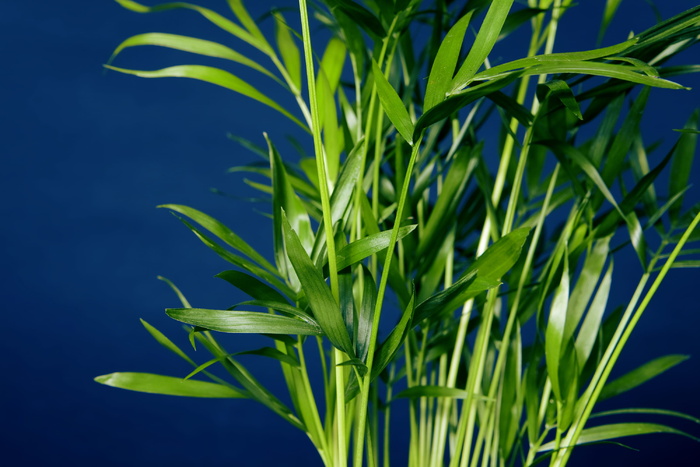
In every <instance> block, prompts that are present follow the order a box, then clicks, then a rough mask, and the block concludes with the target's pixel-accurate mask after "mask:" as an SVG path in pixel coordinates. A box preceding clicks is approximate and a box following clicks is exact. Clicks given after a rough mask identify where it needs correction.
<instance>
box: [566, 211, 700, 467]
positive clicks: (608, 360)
mask: <svg viewBox="0 0 700 467" xmlns="http://www.w3.org/2000/svg"><path fill="white" fill-rule="evenodd" d="M699 223H700V213H698V214H697V215H696V216H695V217H694V218H693V221H692V222H691V223H690V225H689V226H688V228H687V229H686V230H685V232H684V233H683V236H682V237H681V239H680V240H679V241H678V243H677V244H676V246H675V247H674V249H673V251H672V252H671V255H670V256H669V257H668V259H667V260H666V262H665V263H664V265H663V267H662V268H661V271H659V274H658V275H657V276H656V279H654V282H653V283H652V285H651V287H650V288H649V290H648V291H647V293H646V294H645V295H644V298H643V299H642V302H641V303H640V304H639V307H638V308H637V310H636V311H635V312H634V315H633V316H632V319H631V320H630V321H629V324H628V325H626V326H625V322H624V321H625V319H624V316H623V318H622V320H621V321H622V322H621V323H620V326H618V329H617V330H616V332H615V335H614V336H613V339H612V340H611V343H610V345H609V346H608V349H607V350H606V352H605V355H604V357H603V359H602V361H601V363H602V365H599V366H598V369H597V370H596V373H595V375H594V376H593V379H592V381H591V384H590V385H589V388H588V389H587V390H586V393H584V395H583V397H582V398H581V401H582V403H581V404H580V407H581V410H580V411H578V412H579V413H577V416H576V418H575V421H574V424H573V426H572V427H571V428H570V429H569V431H568V432H567V434H566V437H565V438H564V440H563V449H561V450H560V451H558V452H557V454H556V458H555V462H553V464H552V465H553V466H554V467H562V466H564V465H566V463H567V461H568V460H569V457H570V456H571V452H572V450H573V448H574V446H575V445H576V442H577V440H578V438H579V436H580V435H581V431H583V428H584V426H585V424H586V422H587V421H588V418H589V417H590V415H591V412H592V411H593V407H594V406H595V403H596V402H597V400H598V397H599V396H600V393H601V391H602V390H603V386H604V385H605V382H606V381H607V380H608V377H609V376H610V373H611V372H612V369H613V367H614V366H615V363H616V362H617V359H618V358H619V357H620V354H621V353H622V349H623V348H624V347H625V344H626V343H627V340H628V339H629V337H630V335H631V334H632V331H633V330H634V328H635V326H636V325H637V322H638V321H639V319H640V318H641V317H642V314H643V313H644V311H645V310H646V308H647V306H648V305H649V302H651V299H652V298H653V297H654V295H655V294H656V291H657V290H658V288H659V286H660V285H661V283H662V282H663V280H664V278H665V277H666V274H668V271H670V270H671V266H673V262H674V261H675V260H676V258H677V257H678V255H680V253H681V251H682V250H683V247H684V246H685V244H686V243H687V242H688V239H689V238H690V235H691V234H692V233H693V231H694V230H695V228H696V227H697V226H698V224H699ZM657 258H658V257H655V258H654V259H657ZM653 266H654V264H653V261H652V262H650V264H649V269H648V270H649V271H651V270H653ZM650 274H651V273H650V272H647V273H645V274H644V276H642V279H641V280H640V286H641V288H640V287H638V291H639V294H641V291H642V289H643V288H644V284H646V281H647V280H648V279H649V276H650ZM635 295H637V294H636V293H635ZM637 296H638V295H637ZM635 303H636V300H635V299H633V301H632V303H631V304H630V306H631V307H632V308H633V307H634V304H635ZM629 311H630V312H631V310H629ZM625 315H627V312H625ZM618 336H619V338H618Z"/></svg>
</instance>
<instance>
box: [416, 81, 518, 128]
mask: <svg viewBox="0 0 700 467" xmlns="http://www.w3.org/2000/svg"><path fill="white" fill-rule="evenodd" d="M521 75H522V72H513V73H510V74H506V75H505V76H502V77H499V78H498V79H494V80H493V81H488V82H486V83H481V84H478V85H476V86H472V87H469V88H467V89H466V90H464V91H462V92H459V93H456V94H452V95H451V96H449V97H448V98H447V99H445V100H444V101H442V102H441V103H439V104H436V105H435V106H434V107H432V108H431V109H430V110H428V111H427V112H425V113H424V114H423V115H421V117H420V118H419V119H418V121H417V122H416V126H415V129H414V130H413V138H414V139H415V140H417V139H418V138H419V137H420V134H421V132H423V130H425V129H426V128H428V127H429V126H430V125H432V124H434V123H437V122H439V121H442V120H444V119H445V118H448V117H449V116H451V115H452V114H453V113H455V112H457V111H459V110H460V109H462V108H464V107H466V106H467V105H469V104H471V103H472V102H474V101H476V100H477V99H480V98H482V97H484V96H486V95H489V94H491V93H494V92H496V91H498V90H500V89H502V88H504V87H506V86H507V85H509V84H510V83H512V82H513V81H515V80H516V79H518V77H520V76H521Z"/></svg>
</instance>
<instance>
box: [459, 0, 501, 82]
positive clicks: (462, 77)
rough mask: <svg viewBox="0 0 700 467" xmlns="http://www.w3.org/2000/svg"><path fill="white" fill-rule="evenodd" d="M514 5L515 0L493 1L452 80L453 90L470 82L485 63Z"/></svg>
mask: <svg viewBox="0 0 700 467" xmlns="http://www.w3.org/2000/svg"><path fill="white" fill-rule="evenodd" d="M512 5H513V0H493V2H491V6H490V7H489V10H488V11H487V12H486V16H485V17H484V22H483V23H482V24H481V28H479V32H478V33H477V35H476V39H474V44H473V45H472V48H471V49H470V50H469V54H468V55H467V58H466V59H465V60H464V63H462V66H461V67H460V68H459V71H457V75H456V76H455V77H454V80H453V81H452V86H451V88H452V91H457V90H459V89H462V88H463V87H464V86H466V85H467V84H469V82H470V81H471V80H472V78H473V77H474V75H475V74H476V72H477V71H478V70H479V68H480V67H481V65H482V64H483V63H484V60H486V57H488V55H489V54H490V53H491V49H493V46H494V45H495V44H496V41H497V40H498V36H500V34H501V30H502V29H503V24H504V23H505V21H506V18H508V13H509V12H510V8H511V6H512Z"/></svg>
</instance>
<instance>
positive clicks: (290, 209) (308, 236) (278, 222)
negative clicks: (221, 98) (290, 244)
mask: <svg viewBox="0 0 700 467" xmlns="http://www.w3.org/2000/svg"><path fill="white" fill-rule="evenodd" d="M265 140H266V141H267V145H268V148H269V157H270V171H271V174H272V186H273V191H272V220H273V243H274V249H275V260H276V261H277V267H278V268H280V269H281V270H282V271H284V272H285V274H286V273H287V272H288V266H287V261H288V259H287V254H286V252H285V249H284V229H283V227H282V225H283V220H282V218H283V215H282V212H283V211H284V212H285V214H286V216H287V218H288V219H289V222H290V223H291V226H292V228H293V229H296V231H297V235H299V238H300V239H301V243H302V246H303V248H304V250H305V251H310V249H311V247H312V245H313V243H314V234H313V230H312V229H311V220H310V219H309V214H308V212H307V211H306V209H305V208H304V205H303V203H302V202H301V200H300V199H299V197H298V196H297V194H296V193H295V192H294V188H293V187H292V185H291V183H290V182H289V176H288V174H287V171H286V169H285V166H284V163H283V162H282V157H281V156H280V154H279V152H278V151H277V148H276V147H275V146H274V145H273V144H272V141H271V140H270V138H269V137H268V136H267V134H265ZM297 285H298V284H296V283H294V280H292V287H293V288H294V289H296V288H297Z"/></svg>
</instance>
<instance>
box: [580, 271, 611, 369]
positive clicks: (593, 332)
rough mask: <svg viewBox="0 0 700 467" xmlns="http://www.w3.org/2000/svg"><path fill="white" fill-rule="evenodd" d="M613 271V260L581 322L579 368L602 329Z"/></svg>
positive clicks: (586, 358)
mask: <svg viewBox="0 0 700 467" xmlns="http://www.w3.org/2000/svg"><path fill="white" fill-rule="evenodd" d="M612 272H613V262H612V260H611V261H610V265H609V266H608V270H607V271H606V272H605V275H604V276H603V280H602V281H601V283H600V285H599V286H598V291H597V292H596V294H595V296H594V297H593V301H592V302H591V306H590V307H588V313H586V317H585V318H584V320H583V323H582V324H581V329H580V330H579V332H578V336H576V344H575V346H576V357H577V361H578V366H579V368H583V366H584V365H585V363H586V361H587V360H588V357H590V355H591V350H593V346H594V344H595V342H596V339H597V338H598V331H599V329H600V323H601V321H602V319H603V313H604V312H605V306H606V305H607V302H608V295H609V294H610V284H611V283H612Z"/></svg>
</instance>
